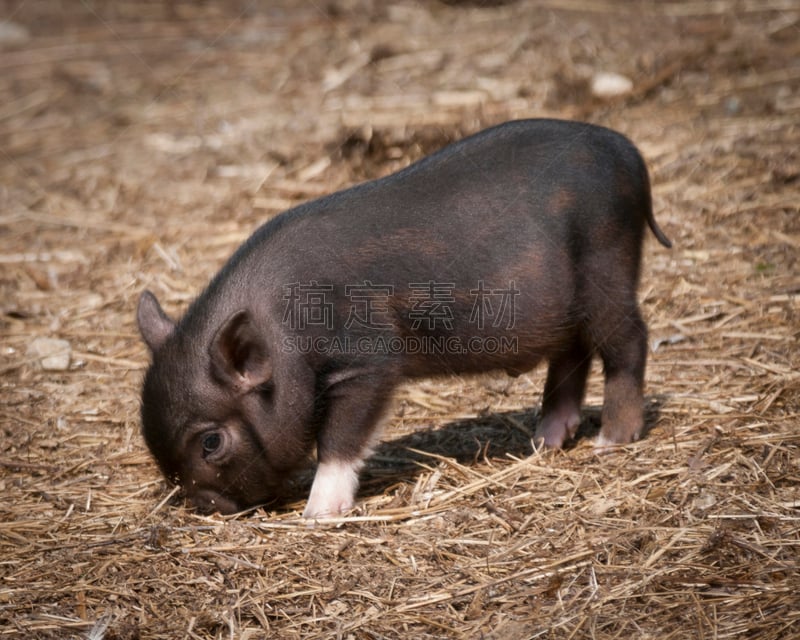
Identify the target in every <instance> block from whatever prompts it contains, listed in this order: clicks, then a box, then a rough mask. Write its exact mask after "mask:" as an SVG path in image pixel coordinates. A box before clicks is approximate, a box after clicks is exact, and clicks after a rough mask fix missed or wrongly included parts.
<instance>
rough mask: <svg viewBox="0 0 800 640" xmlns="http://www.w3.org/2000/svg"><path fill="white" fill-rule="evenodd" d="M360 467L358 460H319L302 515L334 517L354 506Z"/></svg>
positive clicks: (311, 517) (312, 517) (307, 516)
mask: <svg viewBox="0 0 800 640" xmlns="http://www.w3.org/2000/svg"><path fill="white" fill-rule="evenodd" d="M360 467H361V461H360V460H358V461H355V462H338V461H334V462H320V464H319V466H318V467H317V473H316V474H315V475H314V483H313V484H312V485H311V493H310V494H309V496H308V503H307V504H306V508H305V510H304V511H303V517H304V518H310V519H314V518H326V517H327V518H331V517H334V518H335V517H336V516H339V515H341V514H342V513H345V512H347V511H349V510H350V509H352V508H353V506H355V495H356V489H358V469H359V468H360Z"/></svg>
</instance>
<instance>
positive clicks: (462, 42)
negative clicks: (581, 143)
mask: <svg viewBox="0 0 800 640" xmlns="http://www.w3.org/2000/svg"><path fill="white" fill-rule="evenodd" d="M0 69H2V71H1V72H0V336H1V337H2V341H1V342H0V348H1V349H2V351H1V352H0V429H1V430H0V488H1V489H2V491H3V495H4V500H3V502H2V505H0V577H2V579H1V580H0V638H5V637H20V638H23V637H24V638H31V637H35V638H70V637H74V638H93V639H99V638H106V639H108V640H111V639H126V640H130V639H133V638H165V639H166V638H244V639H247V638H250V639H252V638H261V637H275V638H334V637H336V638H394V637H413V638H480V637H483V638H497V639H501V638H502V639H522V638H534V637H543V638H619V637H635V638H656V637H658V638H660V639H664V638H729V637H744V638H756V637H757V638H759V639H770V638H775V639H777V638H790V637H800V595H798V594H800V560H799V559H800V435H799V434H800V373H798V371H799V370H800V349H798V338H800V321H799V318H800V215H798V204H800V198H798V186H800V3H798V2H797V1H796V0H764V1H763V2H754V1H751V0H718V1H714V2H712V1H708V2H704V1H699V0H695V1H686V2H679V1H672V2H649V1H644V0H642V1H636V2H628V1H624V0H542V1H537V2H526V1H525V0H518V1H517V2H480V1H473V2H458V1H451V2H447V3H443V2H438V1H435V0H416V1H414V0H402V1H400V2H380V1H379V0H331V1H330V2H325V3H322V2H313V1H308V2H305V1H301V2H290V1H289V0H282V1H275V2H270V3H255V2H247V1H245V0H239V1H236V0H231V1H229V2H182V1H179V0H176V1H172V2H156V1H154V0H151V1H145V2H133V1H130V2H108V1H105V2H101V1H96V2H95V1H87V2H81V3H63V2H58V1H56V0H41V1H38V2H34V1H32V0H29V1H27V2H26V1H24V0H5V1H3V2H0ZM600 72H615V73H619V74H622V75H624V76H625V77H627V78H629V79H630V80H631V81H632V83H633V88H632V90H631V91H629V92H628V93H626V94H625V95H622V96H618V97H615V98H610V99H608V98H607V99H601V98H599V97H597V96H596V95H595V94H594V93H593V91H592V79H593V78H594V77H595V76H596V74H597V73H600ZM530 116H554V117H562V118H575V119H583V120H588V121H591V122H596V123H600V124H604V125H607V126H611V127H613V128H615V129H618V130H620V131H622V132H623V133H625V134H626V135H628V136H629V137H630V138H631V139H632V140H634V141H635V142H636V144H637V145H638V146H639V147H640V148H641V150H642V152H643V155H644V156H645V158H646V160H647V162H648V165H649V167H650V171H651V175H652V181H653V189H654V201H655V215H656V218H657V220H658V221H659V223H660V225H661V226H662V227H663V228H664V230H665V231H666V233H667V235H669V236H670V237H671V239H672V240H673V243H674V247H673V248H672V249H671V250H667V249H665V248H663V247H661V246H660V245H659V244H658V243H657V242H655V241H654V240H653V239H652V238H649V239H648V240H647V242H646V245H645V262H644V270H643V274H642V283H641V289H640V298H641V301H642V307H643V313H644V316H645V318H646V319H647V322H648V323H649V326H650V342H651V353H650V355H649V365H648V373H647V403H648V432H647V433H646V435H645V437H644V438H643V439H642V440H641V441H640V442H637V443H636V444H634V445H631V446H629V447H625V448H623V449H622V450H619V451H616V452H613V453H610V454H608V455H605V456H601V457H598V456H596V455H595V453H594V452H593V449H592V447H591V437H592V436H593V435H594V434H595V433H596V431H597V427H598V420H599V408H600V406H601V403H602V394H601V391H602V372H601V371H600V369H599V366H597V367H595V369H594V370H593V373H592V378H591V381H590V385H589V391H588V395H587V399H586V408H585V420H584V422H583V424H582V426H581V429H580V432H579V438H578V440H577V442H576V443H575V444H574V446H571V447H570V448H568V449H567V450H565V451H563V452H533V451H532V449H531V444H530V439H531V434H532V432H533V430H534V429H535V425H536V422H537V419H538V411H539V403H540V395H541V391H542V387H543V370H542V369H537V370H536V371H533V372H531V373H529V374H527V375H523V376H520V377H519V378H516V379H512V378H507V377H505V376H504V375H501V374H498V375H496V376H486V377H483V378H479V379H443V380H432V381H425V382H421V383H418V384H414V385H407V386H405V387H403V388H402V389H401V390H400V392H399V393H398V399H397V403H396V405H395V408H394V410H393V412H392V413H391V415H390V417H389V422H388V426H387V429H386V431H385V433H384V437H383V443H382V444H381V446H380V447H379V448H378V450H377V452H376V455H375V456H374V457H373V458H372V459H371V461H370V463H369V465H368V467H367V469H366V470H365V472H364V473H363V482H362V485H363V486H362V490H361V492H360V495H359V504H358V508H357V510H356V511H355V512H354V513H353V514H351V515H349V516H348V517H345V518H342V519H341V520H340V521H338V522H333V523H329V524H325V525H318V526H316V527H309V526H308V525H307V524H306V523H305V522H303V521H302V520H301V519H300V518H299V513H300V511H301V509H302V501H298V502H296V503H292V504H289V505H287V506H285V507H283V508H281V509H276V510H273V511H259V512H256V513H249V514H245V515H241V516H236V517H232V518H222V517H220V516H201V515H198V514H197V513H195V512H193V511H192V510H191V509H190V508H189V507H188V506H187V505H186V504H184V501H183V500H182V498H181V496H180V494H179V493H176V492H175V491H173V489H172V488H171V487H169V486H168V485H167V484H166V483H165V482H164V480H163V479H162V478H161V477H160V476H159V473H158V471H157V468H156V466H155V465H154V463H153V462H152V460H151V458H150V457H149V454H148V453H147V450H146V448H145V445H144V443H143V440H142V438H141V436H140V433H139V417H138V393H139V387H140V383H141V377H142V373H143V370H144V368H145V367H146V365H147V361H148V354H147V352H146V350H145V348H144V346H143V344H142V342H141V341H140V339H139V337H138V335H137V331H136V328H135V323H134V310H135V306H136V302H137V297H138V295H139V293H140V292H141V291H142V290H143V289H145V288H150V289H152V290H153V291H155V292H156V293H157V294H158V295H159V297H160V299H161V300H162V301H163V302H164V304H165V305H166V307H167V309H168V310H169V311H170V312H171V313H174V314H179V313H180V312H181V311H182V310H183V309H185V307H186V305H187V303H188V302H189V301H190V300H191V299H192V298H193V296H195V295H196V294H197V292H198V291H199V290H200V289H201V288H202V287H203V285H204V284H205V282H207V280H208V278H209V277H210V276H211V275H212V274H213V273H214V272H215V271H216V270H217V269H218V268H219V267H220V265H221V264H222V263H223V262H224V260H225V258H226V257H227V256H228V255H230V253H231V252H232V251H233V250H234V249H235V247H236V246H237V245H238V244H239V243H240V242H241V241H242V240H243V239H244V238H246V237H247V236H248V235H249V233H250V232H251V231H252V230H253V229H254V228H255V227H256V226H257V225H258V224H259V223H261V222H262V221H264V220H267V219H268V218H270V217H271V216H274V215H276V214H278V213H279V212H280V211H282V210H284V209H286V208H287V207H289V206H291V205H293V204H295V203H299V202H302V201H304V200H308V199H310V198H313V197H315V196H317V195H319V194H324V193H328V192H330V191H333V190H336V189H337V188H341V187H344V186H346V185H349V184H353V183H355V182H358V181H361V180H363V179H366V178H370V177H374V176H377V175H384V174H387V173H389V172H391V171H393V170H395V169H397V168H399V167H401V166H404V165H406V164H408V163H409V162H410V161H411V160H414V159H416V158H418V157H420V156H422V155H424V154H425V153H428V152H430V151H432V150H434V149H436V148H438V147H440V146H442V145H444V144H446V143H447V142H449V141H451V140H455V139H458V138H460V137H462V136H463V135H465V134H467V133H471V132H473V131H476V130H478V129H480V128H482V127H484V126H488V125H490V124H494V123H497V122H501V121H504V120H507V119H511V118H518V117H530ZM42 337H48V338H56V339H59V340H64V341H66V343H68V346H69V349H70V352H69V353H70V359H69V365H68V367H67V368H64V363H61V364H58V363H56V364H54V365H53V367H54V368H49V369H43V368H42V366H41V365H42V361H41V357H40V356H38V355H37V354H36V353H35V352H34V351H32V350H31V349H32V346H33V345H35V344H36V343H35V341H36V339H37V338H42Z"/></svg>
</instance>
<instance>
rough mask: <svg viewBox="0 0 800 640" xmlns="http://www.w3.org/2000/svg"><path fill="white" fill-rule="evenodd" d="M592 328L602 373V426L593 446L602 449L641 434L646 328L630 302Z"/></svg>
mask: <svg viewBox="0 0 800 640" xmlns="http://www.w3.org/2000/svg"><path fill="white" fill-rule="evenodd" d="M593 329H594V335H595V340H596V346H597V350H598V351H599V353H600V357H601V358H602V360H603V370H604V374H605V388H604V391H603V412H602V417H601V425H602V426H601V429H600V435H599V436H598V438H597V441H596V444H595V446H596V447H597V448H598V449H600V450H603V449H606V448H608V447H610V446H613V445H618V444H627V443H629V442H632V441H634V440H637V439H638V438H639V436H640V435H641V432H642V428H643V426H644V396H643V391H644V370H645V361H646V359H647V327H646V325H645V323H644V321H643V320H642V317H641V315H640V314H639V309H638V307H637V306H636V303H635V301H634V302H633V303H631V304H629V305H627V306H626V305H619V306H615V307H614V312H609V313H607V314H604V317H603V318H602V321H601V322H596V324H595V326H594V327H593Z"/></svg>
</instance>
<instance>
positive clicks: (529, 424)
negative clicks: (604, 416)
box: [272, 396, 666, 509]
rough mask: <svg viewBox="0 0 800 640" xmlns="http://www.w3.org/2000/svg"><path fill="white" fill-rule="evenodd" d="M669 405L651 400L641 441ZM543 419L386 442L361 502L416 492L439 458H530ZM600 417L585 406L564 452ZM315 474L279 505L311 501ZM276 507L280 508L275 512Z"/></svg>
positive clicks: (593, 431) (467, 423)
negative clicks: (407, 490)
mask: <svg viewBox="0 0 800 640" xmlns="http://www.w3.org/2000/svg"><path fill="white" fill-rule="evenodd" d="M665 400H666V399H665V398H664V397H663V396H648V398H647V405H646V407H645V426H644V430H643V434H642V437H643V438H646V437H647V434H648V432H649V431H650V430H651V429H652V428H653V426H654V425H655V424H656V423H657V422H658V419H659V416H660V413H661V407H662V406H663V405H664V403H665ZM540 413H541V412H540V409H538V408H535V409H529V410H521V411H509V412H504V413H487V414H483V415H478V416H476V417H474V418H468V419H464V420H457V421H454V422H449V423H447V424H445V425H443V426H441V427H438V428H429V429H420V430H418V431H414V432H412V433H409V434H406V435H403V436H400V437H398V438H395V439H392V440H386V441H383V442H381V443H380V444H378V446H377V447H375V449H374V452H373V454H372V455H371V456H370V457H369V458H368V459H367V462H366V465H365V466H364V469H363V470H362V472H361V474H360V484H359V492H358V497H359V499H364V498H367V497H371V496H376V495H381V494H383V493H387V492H390V491H391V492H397V491H398V487H400V486H401V485H409V486H410V487H413V485H414V484H415V483H416V481H417V478H418V477H419V476H420V474H422V473H424V472H425V471H426V470H429V469H431V468H432V467H435V466H437V465H438V464H439V463H440V460H439V458H447V459H450V460H455V461H456V462H458V463H459V464H461V465H465V466H470V465H472V466H474V465H477V464H479V463H480V462H481V461H482V460H485V459H488V460H492V459H495V460H498V459H502V460H508V458H509V457H514V458H526V457H528V456H530V455H531V454H532V453H533V442H532V438H533V434H534V433H535V431H536V425H537V424H538V422H539V419H540ZM600 414H601V407H600V406H584V408H583V412H582V415H583V419H582V421H581V424H580V426H579V427H578V432H577V434H576V437H575V439H573V440H571V441H570V442H569V443H567V444H566V446H565V447H564V449H565V450H566V451H569V450H570V449H572V448H573V447H575V445H576V443H577V442H579V441H581V440H583V439H585V438H593V437H595V436H596V435H597V434H598V432H599V431H600ZM313 473H314V470H313V468H312V469H309V470H307V471H305V472H303V473H302V474H301V475H300V476H298V477H297V478H296V479H295V482H294V483H292V487H291V490H289V492H288V494H285V495H284V497H283V499H282V500H280V503H281V505H283V506H287V505H288V504H289V503H293V502H294V503H300V502H303V501H304V500H305V498H306V497H307V496H308V491H309V489H310V487H311V481H312V480H313ZM400 491H402V489H400ZM295 506H297V505H295ZM275 507H277V508H278V509H280V508H281V507H280V506H278V505H273V506H272V508H275ZM301 508H302V507H301Z"/></svg>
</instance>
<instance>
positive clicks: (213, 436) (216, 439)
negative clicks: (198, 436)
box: [203, 431, 222, 458]
mask: <svg viewBox="0 0 800 640" xmlns="http://www.w3.org/2000/svg"><path fill="white" fill-rule="evenodd" d="M221 446H222V436H221V435H220V434H219V433H218V432H216V431H212V432H211V433H208V434H206V435H205V437H204V438H203V457H204V458H205V457H206V456H210V455H212V454H214V453H216V452H217V451H218V450H219V448H220V447H221Z"/></svg>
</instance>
